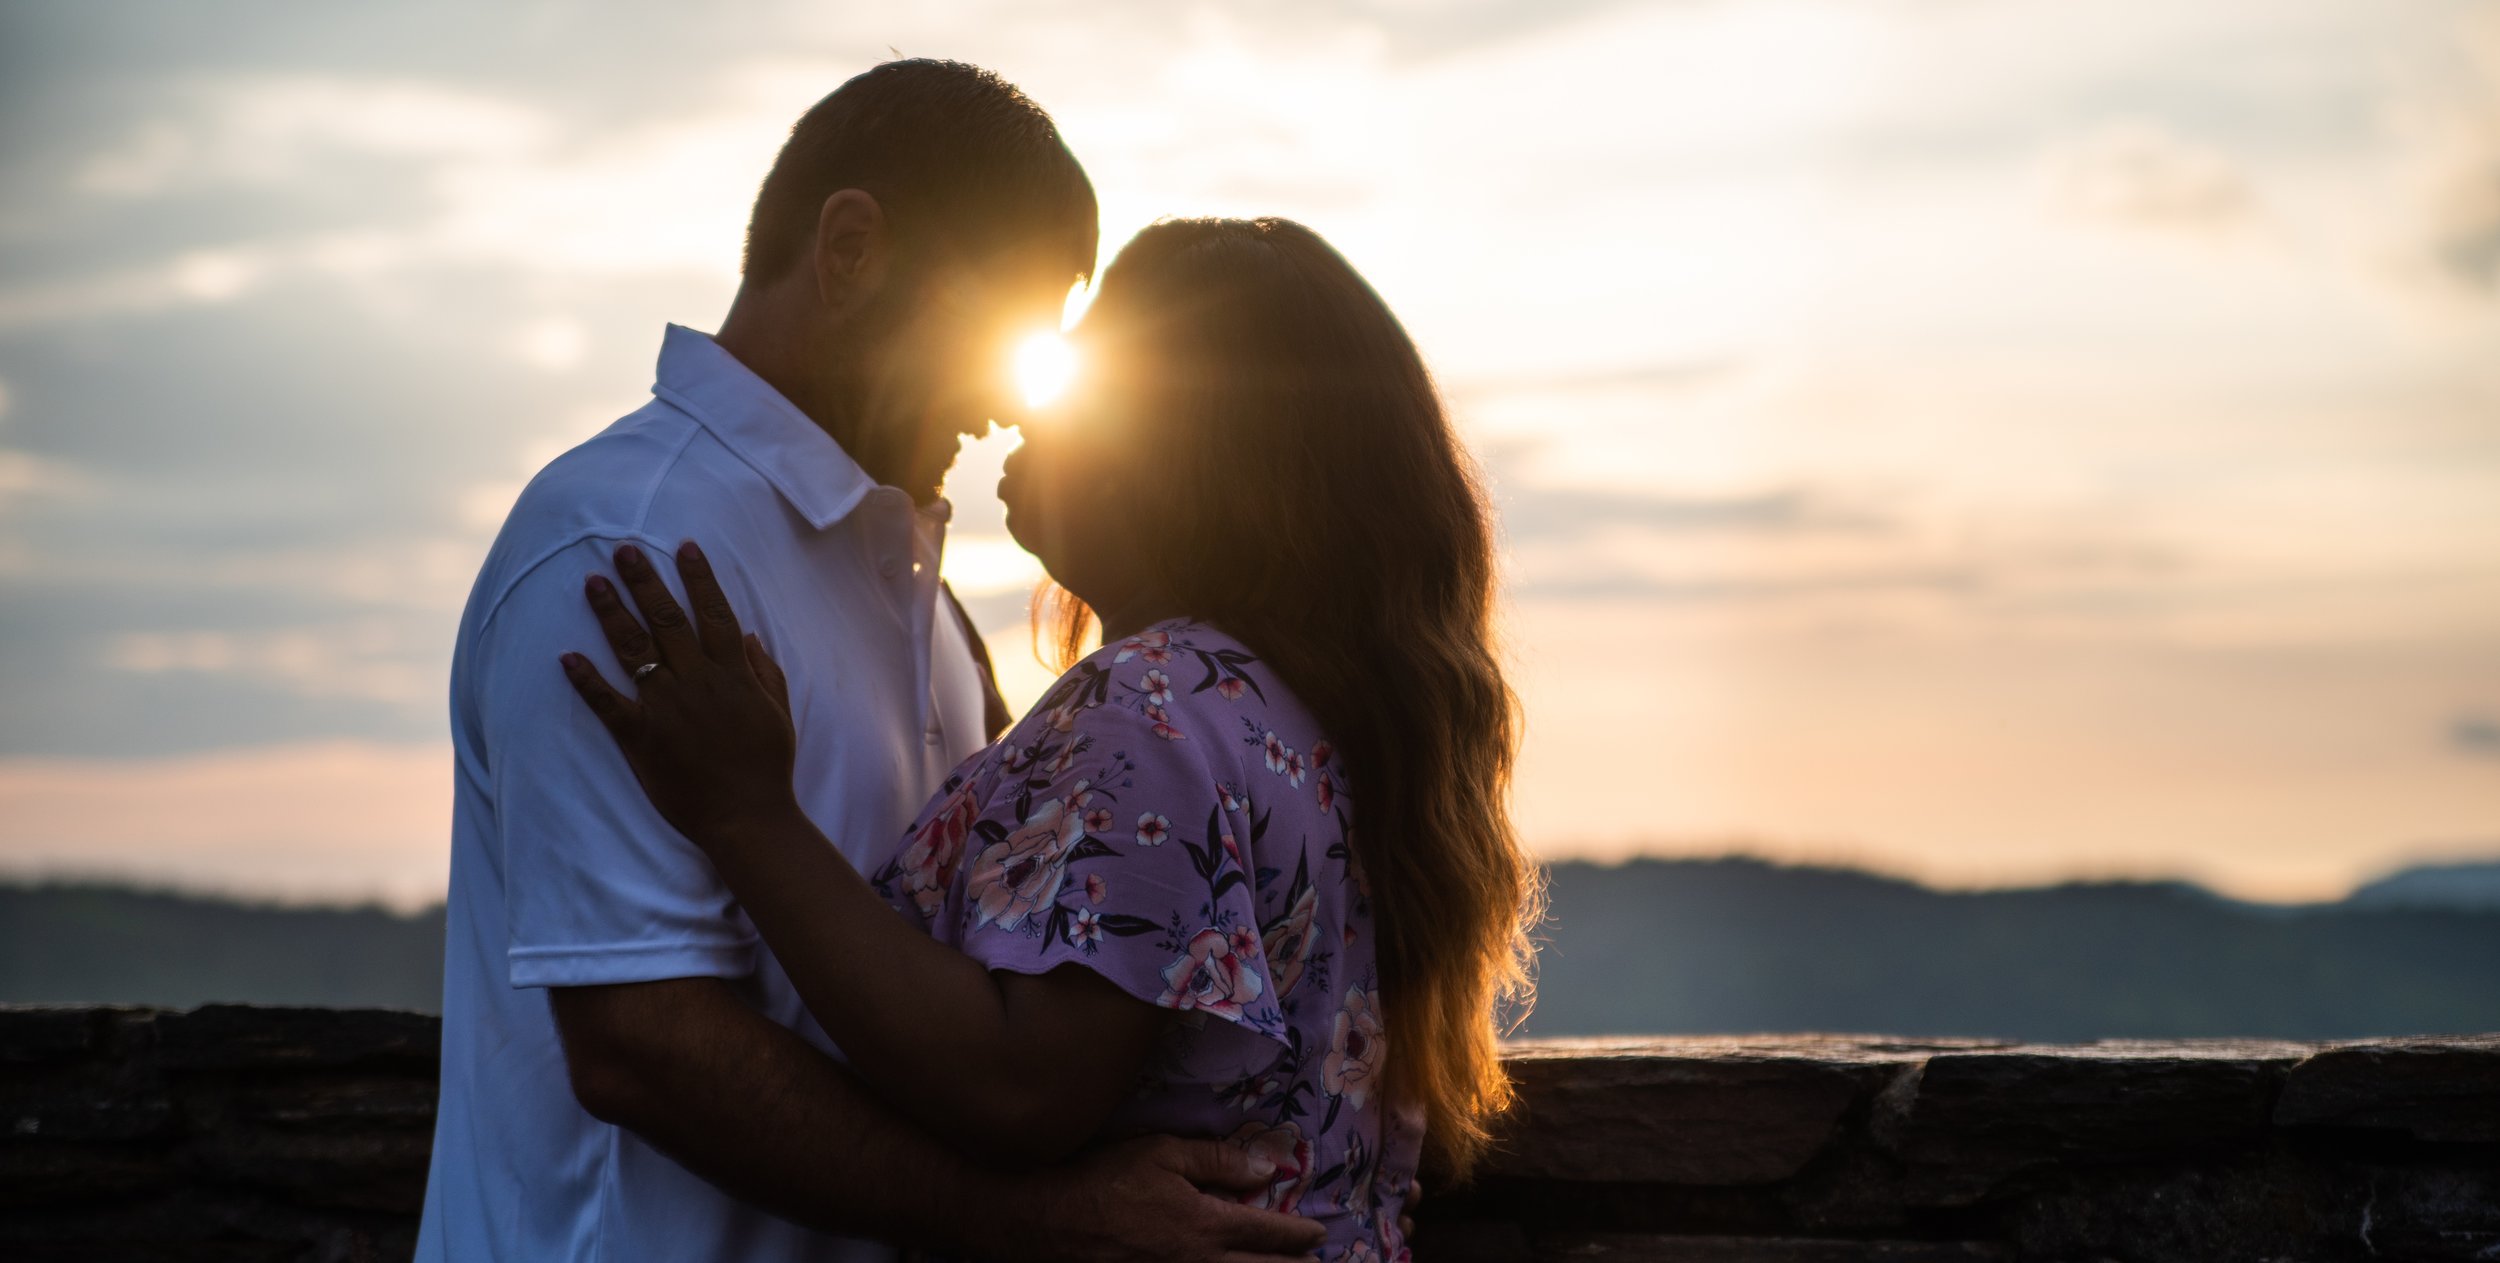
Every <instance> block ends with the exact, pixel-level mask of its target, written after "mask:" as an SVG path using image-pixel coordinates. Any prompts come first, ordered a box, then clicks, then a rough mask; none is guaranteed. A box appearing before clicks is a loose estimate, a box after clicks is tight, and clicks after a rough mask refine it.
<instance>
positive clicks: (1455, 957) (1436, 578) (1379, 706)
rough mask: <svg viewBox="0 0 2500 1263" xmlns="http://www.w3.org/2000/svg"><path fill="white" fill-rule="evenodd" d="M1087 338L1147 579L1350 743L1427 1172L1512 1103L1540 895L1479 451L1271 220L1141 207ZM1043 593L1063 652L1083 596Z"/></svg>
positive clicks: (1397, 1046) (1398, 1098) (1382, 326)
mask: <svg viewBox="0 0 2500 1263" xmlns="http://www.w3.org/2000/svg"><path fill="white" fill-rule="evenodd" d="M1080 336H1081V338H1082V339H1083V340H1084V342H1085V345H1086V354H1087V355H1088V356H1089V361H1088V364H1089V368H1088V372H1089V374H1090V373H1093V372H1097V371H1099V372H1101V373H1102V374H1104V375H1105V376H1106V377H1108V378H1110V379H1112V380H1113V381H1114V382H1116V385H1115V386H1114V387H1113V390H1114V392H1115V393H1116V394H1117V395H1118V397H1119V398H1121V399H1122V400H1124V401H1126V403H1127V405H1128V406H1127V408H1125V409H1124V410H1123V411H1124V414H1125V415H1126V416H1127V417H1130V418H1133V420H1128V421H1126V422H1125V423H1124V424H1125V425H1126V426H1128V427H1130V428H1132V429H1134V430H1135V431H1136V432H1135V433H1134V434H1124V437H1125V438H1132V439H1134V440H1135V442H1134V446H1133V447H1131V448H1130V449H1129V450H1136V451H1143V452H1151V453H1152V457H1153V459H1154V460H1155V461H1156V462H1158V463H1157V465H1156V468H1155V470H1154V471H1153V476H1152V478H1151V480H1150V481H1151V483H1152V485H1153V486H1154V488H1155V491H1154V493H1153V494H1152V497H1151V500H1152V505H1151V508H1150V509H1149V510H1147V512H1150V513H1151V515H1152V516H1151V519H1150V520H1144V519H1141V520H1139V521H1138V522H1137V524H1136V528H1135V529H1134V530H1132V531H1131V532H1130V533H1129V539H1130V540H1131V541H1132V546H1133V547H1134V548H1136V549H1138V550H1140V552H1141V554H1142V557H1141V560H1142V563H1143V568H1144V569H1143V574H1144V576H1145V578H1146V580H1147V582H1149V583H1151V584H1152V585H1154V588H1155V590H1156V592H1157V593H1158V595H1160V596H1161V597H1163V598H1165V599H1166V600H1168V601H1169V602H1171V603H1173V604H1174V605H1176V606H1177V607H1178V608H1179V609H1180V610H1182V611H1183V612H1186V613H1188V614H1189V615H1191V616H1193V617H1197V618H1201V619H1204V620H1206V621H1208V622H1210V623H1212V624H1213V625H1215V626H1218V627H1221V628H1223V629H1224V630H1225V631H1227V632H1229V633H1231V634H1232V635H1234V636H1236V637H1238V638H1239V639H1240V640H1242V641H1243V642H1244V643H1245V644H1247V645H1248V646H1249V647H1250V648H1251V649H1252V651H1253V652H1255V653H1257V654H1259V655H1260V656H1261V657H1262V658H1263V659H1264V660H1265V661H1266V662H1267V664H1268V665H1269V667H1270V668H1272V669H1273V670H1274V671H1275V672H1276V673H1277V675H1278V676H1279V677H1281V678H1282V679H1283V680H1284V681H1285V683H1286V684H1287V685H1288V686H1289V687H1291V688H1292V689H1293V691H1294V692H1295V694H1296V695H1298V696H1299V697H1300V698H1301V699H1302V700H1303V702H1304V703H1305V704H1306V705H1308V706H1309V707H1310V708H1311V709H1312V711H1314V712H1315V713H1316V715H1317V717H1318V718H1319V720H1320V722H1321V724H1322V725H1323V728H1324V730H1325V731H1326V732H1327V733H1328V734H1329V736H1330V738H1331V740H1333V741H1334V742H1335V744H1336V746H1337V748H1338V749H1339V750H1340V751H1342V752H1343V759H1344V767H1345V771H1346V779H1347V783H1348V791H1347V797H1348V799H1349V800H1350V801H1351V802H1352V804H1353V814H1352V816H1351V817H1350V820H1351V830H1350V836H1351V838H1352V848H1353V852H1354V858H1355V862H1356V864H1357V865H1358V866H1359V871H1360V880H1361V881H1362V882H1363V883H1364V884H1365V885H1367V886H1368V887H1369V898H1370V902H1371V908H1372V913H1373V916H1374V918H1375V922H1376V924H1377V926H1378V959H1379V969H1380V987H1381V993H1382V1004H1383V1008H1384V1009H1385V1013H1384V1017H1385V1018H1386V1026H1387V1032H1386V1033H1387V1037H1388V1038H1387V1043H1388V1049H1387V1055H1386V1069H1385V1081H1386V1085H1387V1091H1388V1093H1389V1098H1390V1100H1391V1101H1392V1102H1393V1103H1394V1104H1396V1105H1397V1106H1399V1107H1401V1108H1403V1109H1405V1110H1407V1111H1410V1112H1413V1113H1419V1114H1420V1115H1421V1117H1422V1119H1423V1122H1424V1125H1425V1153H1426V1158H1427V1161H1428V1163H1429V1165H1430V1166H1431V1168H1432V1169H1433V1170H1434V1171H1435V1172H1436V1173H1437V1174H1438V1175H1439V1177H1440V1178H1463V1177H1464V1175H1465V1174H1466V1172H1467V1170H1468V1168H1469V1167H1470V1166H1471V1165H1472V1163H1473V1162H1474V1160H1475V1159H1476V1157H1477V1156H1478V1155H1479V1154H1480V1153H1481V1152H1482V1150H1483V1149H1484V1146H1485V1144H1486V1142H1487V1139H1488V1136H1487V1131H1486V1124H1487V1122H1488V1121H1489V1119H1490V1118H1491V1117H1492V1116H1493V1115H1494V1114H1496V1113H1498V1112H1500V1111H1501V1110H1503V1109H1504V1108H1506V1107H1507V1106H1508V1105H1509V1104H1510V1103H1511V1099H1512V1097H1511V1085H1510V1081H1509V1079H1508V1077H1507V1076H1506V1075H1505V1074H1504V1073H1503V1071H1502V1067H1501V1062H1500V1058H1499V1047H1498V1035H1499V1032H1500V1023H1501V1020H1502V1016H1503V1014H1504V1013H1506V1012H1510V1013H1517V1012H1524V1009H1525V1005H1526V1003H1527V1001H1528V1000H1529V998H1530V995H1531V992H1532V985H1533V984H1532V981H1531V977H1530V972H1529V968H1530V964H1531V952H1530V947H1529V942H1528V938H1527V934H1528V929H1529V928H1530V926H1531V925H1532V924H1533V922H1534V920H1535V918H1536V916H1537V915H1538V913H1539V911H1540V910H1541V897H1542V887H1541V884H1540V880H1539V873H1538V870H1537V868H1536V866H1535V865H1534V864H1533V863H1532V862H1531V861H1530V860H1529V859H1528V858H1527V856H1526V855H1525V854H1523V853H1522V852H1521V850H1520V847H1519V844H1518V840H1517V838H1516V837H1515V836H1514V835H1513V833H1512V830H1511V823H1510V815H1509V810H1508V806H1509V785H1510V775H1511V763H1512V758H1513V754H1514V751H1515V749H1516V747H1517V741H1518V717H1517V703H1516V699H1515V698H1514V697H1513V695H1512V693H1511V690H1510V686H1509V685H1508V683H1507V682H1505V680H1504V679H1503V675H1502V666H1501V661H1500V658H1499V655H1498V653H1497V650H1496V645H1495V637H1494V629H1493V602H1494V586H1495V575H1494V568H1495V567H1494V556H1493V538H1492V525H1491V522H1490V520H1489V519H1490V510H1489V508H1488V507H1487V504H1486V501H1485V497H1484V494H1483V491H1482V489H1481V488H1480V486H1479V482H1478V478H1477V474H1476V471H1475V468H1474V464H1473V462H1472V460H1471V459H1470V458H1469V456H1468V454H1467V452H1466V450H1465V449H1464V448H1463V447H1462V446H1461V444H1460V443H1459V440H1458V437H1457V435H1456V434H1455V433H1454V432H1453V431H1452V429H1451V427H1450V422H1449V417H1448V415H1447V413H1446V412H1445V411H1444V409H1443V407H1442V403H1441V398H1440V395H1439V392H1438V391H1436V390H1435V389H1434V387H1433V383H1432V378H1431V375H1430V374H1429V373H1428V372H1427V371H1426V369H1425V367H1424V362H1423V358H1422V356H1421V355H1420V354H1418V353H1417V351H1416V349H1415V344H1414V342H1413V340H1412V339H1410V338H1409V337H1408V336H1407V333H1406V330H1405V328H1404V327H1403V326H1402V325H1401V324H1400V323H1399V322H1398V319H1397V317H1396V316H1395V315H1394V314H1392V313H1391V312H1390V310H1389V307H1388V304H1387V303H1385V302H1383V301H1382V300H1381V298H1380V296H1379V295H1378V294H1377V293H1375V292H1373V290H1372V288H1371V286H1370V285H1368V284H1367V283H1365V282H1364V280H1363V278H1362V277H1361V276H1360V275H1359V274H1358V273H1356V271H1355V270H1354V268H1353V266H1352V265H1350V264H1348V263H1347V262H1346V260H1345V259H1344V258H1343V257H1342V256H1340V255H1339V254H1338V253H1337V252H1336V251H1335V250H1334V249H1332V248H1330V247H1329V245H1328V243H1327V242H1325V241H1323V240H1321V239H1320V237H1319V235H1318V234H1316V233H1314V232H1312V231H1311V230H1310V229H1308V228H1305V227H1303V226H1302V225H1300V224H1296V223H1293V222H1291V221H1288V220H1282V219H1254V220H1240V219H1197V220H1170V221H1165V222H1163V223H1159V224H1156V225H1155V226H1153V227H1151V228H1148V229H1146V230H1145V231H1144V232H1142V233H1140V234H1138V236H1137V237H1136V239H1135V240H1133V241H1131V242H1130V243H1129V244H1128V245H1127V247H1126V248H1124V249H1123V250H1121V252H1120V255H1119V258H1118V259H1116V260H1115V261H1113V263H1112V264H1111V266H1110V268H1109V269H1107V270H1106V271H1105V273H1104V274H1103V277H1102V280H1101V287H1100V290H1099V292H1098V298H1097V301H1096V302H1095V304H1094V307H1093V310H1092V312H1091V314H1090V315H1089V316H1088V317H1087V319H1086V322H1085V327H1084V330H1083V331H1082V333H1081V334H1080ZM1123 494H1127V493H1123ZM1040 608H1041V607H1040V606H1037V610H1038V609H1040ZM1056 609H1057V622H1056V626H1055V627H1053V628H1049V629H1047V631H1048V633H1049V634H1050V638H1051V639H1052V640H1054V641H1055V642H1056V646H1055V647H1056V648H1058V649H1059V650H1060V652H1061V655H1062V656H1063V657H1064V658H1068V659H1073V658H1074V657H1075V656H1076V655H1077V654H1079V653H1081V652H1082V650H1083V645H1084V643H1085V642H1086V640H1087V639H1088V638H1089V635H1090V628H1091V625H1092V615H1091V612H1090V611H1089V610H1087V609H1086V608H1085V607H1084V606H1083V604H1082V603H1080V602H1078V601H1076V600H1074V599H1073V598H1072V597H1071V596H1069V595H1068V594H1065V593H1061V594H1059V595H1058V600H1057V601H1056ZM1044 617H1045V616H1043V615H1040V614H1039V613H1037V625H1036V635H1037V638H1040V637H1041V636H1043V635H1044V634H1045V632H1046V629H1045V627H1044V626H1043V625H1042V621H1043V619H1044Z"/></svg>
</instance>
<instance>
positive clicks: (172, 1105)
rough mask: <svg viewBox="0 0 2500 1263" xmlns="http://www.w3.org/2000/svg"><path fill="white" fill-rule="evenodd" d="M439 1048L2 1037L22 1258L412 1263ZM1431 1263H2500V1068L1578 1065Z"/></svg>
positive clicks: (2151, 1058)
mask: <svg viewBox="0 0 2500 1263" xmlns="http://www.w3.org/2000/svg"><path fill="white" fill-rule="evenodd" d="M435 1043H436V1024H435V1021H434V1019H432V1018H428V1017H423V1016H419V1015H415V1014H408V1013H394V1012H382V1011H371V1010H366V1011H343V1010H323V1009H254V1008H242V1007H212V1008H204V1009H198V1010H193V1011H190V1012H185V1013H173V1012H165V1011H161V1010H148V1009H68V1008H31V1009H29V1008H21V1009H7V1008H0V1129H5V1131H0V1259H5V1260H11V1261H17V1260H29V1261H31V1260H48V1259H75V1260H95V1261H98V1263H111V1261H114V1260H125V1259H126V1260H151V1261H153V1260H171V1259H219V1260H226V1259H232V1260H272V1261H276V1260H288V1261H297V1260H301V1261H307V1263H310V1261H321V1263H332V1261H347V1260H380V1259H391V1260H396V1259H402V1258H405V1257H407V1255H408V1252H409V1247H410V1244H411V1241H412V1238H413V1236H414V1231H415V1214H416V1207H417V1204H418V1200H419V1198H420V1196H421V1194H422V1191H423V1185H424V1178H425V1157H426V1144H427V1141H428V1139H429V1137H430V1134H431V1126H432V1116H433V1072H434V1060H435ZM1513 1064H1514V1069H1515V1070H1516V1072H1517V1074H1518V1076H1519V1079H1520V1082H1521V1086H1522V1092H1523V1098H1524V1104H1523V1107H1522V1109H1521V1110H1520V1111H1519V1113H1518V1115H1517V1116H1516V1117H1515V1118H1514V1119H1512V1120H1511V1122H1510V1124H1509V1125H1508V1127H1507V1128H1506V1129H1505V1135H1506V1142H1505V1146H1504V1150H1503V1152H1502V1153H1501V1154H1500V1155H1499V1156H1498V1157H1497V1158H1496V1159H1495V1160H1494V1161H1493V1162H1492V1163H1491V1164H1490V1166H1489V1167H1488V1169H1487V1170H1486V1172H1485V1173H1484V1175H1483V1177H1482V1178H1481V1179H1480V1180H1479V1181H1478V1182H1477V1183H1476V1185H1475V1186H1474V1187H1473V1188H1470V1189H1466V1190H1454V1189H1439V1190H1434V1191H1433V1193H1432V1195H1431V1196H1430V1197H1429V1198H1428V1199H1427V1201H1426V1204H1425V1206H1424V1208H1423V1215H1422V1218H1423V1221H1424V1222H1423V1224H1422V1226H1421V1228H1420V1229H1419V1232H1418V1234H1417V1236H1418V1240H1417V1254H1418V1256H1419V1257H1421V1258H1423V1259H1424V1260H1425V1261H1426V1263H1482V1261H1492V1260H1500V1261H1502V1263H1527V1261H1530V1260H1536V1261H1544V1260H1580V1259H1585V1260H1608V1261H1614V1263H1651V1261H1655V1263H1669V1261H1674V1263H1722V1261H1724V1263H1735V1261H1738V1260H1745V1261H1760V1263H1841V1261H1844V1260H1881V1261H1884V1263H1926V1261H1929V1260H1939V1261H1941V1260H1954V1261H1957V1263H1958V1261H1964V1260H1992V1259H2052V1260H2069V1259H2071V1260H2078V1261H2083V1260H2093V1261H2097V1260H2104V1259H2117V1260H2130V1261H2142V1263H2153V1261H2159V1260H2181V1261H2189V1260H2193V1261H2196V1263H2205V1261H2208V1260H2216V1261H2219V1260H2249V1261H2251V1263H2255V1261H2258V1260H2303V1261H2306V1260H2322V1261H2323V1260H2339V1259H2356V1260H2358V1259H2373V1258H2377V1259H2458V1260H2466V1259H2500V1036H2476V1037H2464V1038H2455V1039H2425V1040H2391V1041H2378V1042H2369V1043H2357V1044H2334V1045H2307V1044H2277V1043H2159V1044H2136V1043H2112V1044H2095V1045H2087V1046H2078V1047H2057V1048H2043V1047H2023V1046H2016V1045H2007V1044H1991V1043H1983V1042H1969V1041H1927V1042H1908V1041H1888V1040H1881V1039H1869V1038H1840V1037H1765V1038H1758V1039H1692V1038H1679V1039H1640V1040H1615V1041H1587V1040H1583V1041H1550V1042H1542V1043H1536V1044H1530V1045H1523V1046H1521V1047H1520V1048H1519V1049H1518V1050H1517V1052H1516V1056H1515V1059H1514V1063H1513Z"/></svg>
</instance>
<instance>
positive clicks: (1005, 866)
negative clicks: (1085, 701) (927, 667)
mask: <svg viewBox="0 0 2500 1263" xmlns="http://www.w3.org/2000/svg"><path fill="white" fill-rule="evenodd" d="M1081 692H1082V691H1081V690H1080V695H1081ZM1059 716H1060V717H1058V718H1054V720H1052V721H1049V722H1044V723H1042V724H1039V725H1034V726H1031V727H1030V728H1024V729H1019V730H1018V732H1017V733H1016V734H1015V735H1014V736H1011V737H1010V738H1009V739H1010V740H1011V741H1023V742H1026V743H1027V744H1024V745H1022V746H1020V747H1016V748H1012V749H1010V750H1009V751H1007V752H1006V758H1005V760H1004V762H1003V764H1002V767H1001V771H1000V774H999V777H998V780H997V782H996V785H995V787H994V788H993V789H991V791H990V792H989V794H988V801H987V802H986V803H985V804H984V806H983V808H982V811H981V814H980V816H979V817H978V818H977V819H976V820H975V821H974V822H973V825H972V832H973V836H972V838H970V839H969V841H968V845H967V848H966V856H965V876H964V879H963V885H962V888H961V889H962V894H961V898H960V899H959V900H958V901H957V903H956V905H955V915H956V916H957V917H958V924H957V925H956V927H955V929H956V931H957V940H956V941H957V943H958V945H959V946H960V947H961V949H962V950H963V951H964V952H965V953H966V954H968V955H970V956H971V957H972V958H973V959H975V960H978V961H980V962H981V963H982V964H984V965H987V966H988V967H990V968H992V969H1004V970H1010V971H1013V972H1016V973H1027V974H1039V973H1046V972H1048V971H1049V970H1051V969H1054V968H1057V967H1058V966H1060V965H1066V964H1074V965H1080V966H1083V967H1084V968H1087V969H1090V970H1092V971H1094V972H1095V973H1097V974H1100V975H1101V976H1102V977H1104V978H1106V979H1108V980H1110V981H1111V982H1112V983H1114V984H1115V985H1117V986H1119V987H1120V988H1121V989H1122V990H1124V991H1126V992H1128V993H1129V994H1130V995H1133V996H1135V997H1137V998H1138V999H1140V1000H1144V1001H1146V1002H1147V1003H1150V1004H1156V1005H1160V1006H1162V1007H1164V1008H1168V1009H1174V1010H1177V1011H1180V1012H1183V1013H1190V1014H1197V1015H1201V1016H1202V1017H1212V1018H1216V1019H1220V1020H1222V1021H1225V1022H1230V1023H1234V1024H1236V1025H1239V1026H1241V1027H1243V1028H1244V1029H1246V1030H1249V1031H1253V1032H1255V1033H1258V1034H1261V1035H1265V1036H1267V1037H1269V1038H1270V1039H1274V1040H1276V1041H1278V1042H1279V1043H1282V1042H1284V1041H1285V1039H1286V1034H1285V1021H1284V1015H1283V1013H1282V1012H1281V1011H1280V1010H1279V1008H1278V1006H1277V1002H1276V986H1275V982H1274V979H1273V978H1272V977H1271V976H1270V973H1269V969H1268V962H1267V953H1266V950H1265V948H1264V946H1263V944H1262V942H1261V932H1260V927H1259V922H1258V913H1257V896H1258V891H1257V888H1256V885H1257V874H1255V873H1254V872H1252V871H1251V870H1250V869H1249V868H1247V867H1246V866H1245V865H1246V862H1247V861H1246V860H1245V857H1247V856H1250V855H1251V854H1253V851H1252V849H1251V844H1252V842H1253V840H1254V831H1256V830H1257V829H1258V828H1259V825H1258V823H1257V822H1256V821H1255V820H1253V819H1251V818H1250V817H1249V814H1248V812H1247V811H1245V810H1243V809H1242V807H1243V804H1241V803H1239V802H1238V801H1237V800H1232V799H1231V796H1230V795H1229V794H1228V793H1227V792H1226V791H1225V790H1224V789H1223V788H1222V787H1221V786H1220V785H1219V782H1218V778H1217V774H1216V772H1215V767H1216V766H1217V764H1218V763H1219V762H1220V761H1221V760H1220V759H1211V758H1210V753H1211V751H1210V749H1209V748H1208V743H1210V742H1221V741H1223V740H1225V739H1226V735H1227V734H1224V733H1221V732H1195V733H1183V732H1181V731H1180V730H1178V729H1177V728H1175V727H1174V726H1173V725H1172V724H1170V723H1168V722H1165V721H1164V720H1163V719H1162V718H1158V717H1157V716H1155V715H1154V714H1151V713H1149V712H1147V711H1145V710H1143V709H1139V708H1132V707H1129V706H1125V705H1123V704H1122V703H1121V702H1120V701H1119V700H1116V699H1113V700H1109V701H1106V702H1103V703H1101V704H1097V705H1094V706H1092V707H1090V708H1085V709H1066V710H1063V711H1061V712H1059ZM1036 733H1038V736H1036V735H1035V734H1036Z"/></svg>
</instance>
